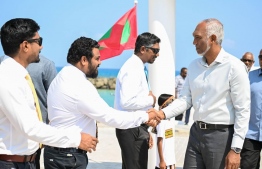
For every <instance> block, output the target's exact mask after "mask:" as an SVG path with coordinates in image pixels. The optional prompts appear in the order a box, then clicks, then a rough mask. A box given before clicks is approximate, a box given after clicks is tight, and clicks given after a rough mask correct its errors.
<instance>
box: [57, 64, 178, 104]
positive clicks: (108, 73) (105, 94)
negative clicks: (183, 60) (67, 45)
mask: <svg viewBox="0 0 262 169" xmlns="http://www.w3.org/2000/svg"><path fill="white" fill-rule="evenodd" d="M61 69H62V67H56V70H57V72H59V71H60V70H61ZM118 72H119V69H107V68H99V69H98V77H105V78H112V77H113V78H114V77H115V78H116V77H117V74H118ZM179 72H180V71H176V72H175V75H178V74H179ZM97 90H98V93H99V95H100V96H101V97H102V98H103V99H104V100H105V102H106V103H107V104H108V105H109V106H111V107H114V97H115V90H108V89H97Z"/></svg>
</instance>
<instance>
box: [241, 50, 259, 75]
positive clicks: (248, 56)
mask: <svg viewBox="0 0 262 169" xmlns="http://www.w3.org/2000/svg"><path fill="white" fill-rule="evenodd" d="M240 60H241V61H242V62H243V63H244V64H245V65H246V66H247V70H248V71H251V70H254V67H253V66H254V63H255V60H254V56H253V53H251V52H246V53H245V54H244V55H243V56H242V58H241V59H240Z"/></svg>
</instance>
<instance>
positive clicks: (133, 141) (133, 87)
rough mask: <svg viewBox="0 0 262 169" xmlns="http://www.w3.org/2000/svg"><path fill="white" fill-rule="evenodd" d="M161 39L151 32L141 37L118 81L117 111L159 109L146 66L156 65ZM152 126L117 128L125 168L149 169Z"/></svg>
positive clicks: (116, 93) (116, 94)
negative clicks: (149, 130) (155, 107)
mask: <svg viewBox="0 0 262 169" xmlns="http://www.w3.org/2000/svg"><path fill="white" fill-rule="evenodd" d="M159 43H160V39H159V38H158V37H157V36H156V35H154V34H151V33H148V32H145V33H142V34H141V35H139V36H138V37H137V39H136V43H135V51H134V54H133V55H132V56H131V57H130V58H129V59H128V60H127V61H126V62H125V63H124V65H123V66H122V67H121V69H120V71H119V73H118V76H117V81H116V90H115V105H114V106H115V108H116V109H118V110H125V111H128V112H129V113H128V114H130V113H132V111H136V110H147V109H149V108H152V107H154V106H155V103H156V97H155V96H154V94H153V92H152V91H151V89H150V85H149V83H148V81H147V71H146V70H145V65H144V64H145V63H149V64H152V63H154V61H155V59H156V58H157V57H158V56H159V50H160V47H159ZM147 129H148V126H147V125H145V124H142V125H141V126H137V127H135V128H129V129H124V130H123V129H120V128H117V129H116V137H117V139H118V142H119V145H120V148H121V154H122V169H146V168H147V160H148V148H151V147H152V146H153V144H152V138H151V136H150V135H149V133H148V131H147Z"/></svg>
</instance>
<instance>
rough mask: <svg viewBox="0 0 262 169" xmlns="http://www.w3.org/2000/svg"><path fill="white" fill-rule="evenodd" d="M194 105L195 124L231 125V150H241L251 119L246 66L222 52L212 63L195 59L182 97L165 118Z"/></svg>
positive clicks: (171, 107)
mask: <svg viewBox="0 0 262 169" xmlns="http://www.w3.org/2000/svg"><path fill="white" fill-rule="evenodd" d="M191 105H193V107H194V109H195V112H194V116H193V119H194V121H203V122H206V123H211V124H234V135H233V140H232V144H231V147H238V148H242V145H243V142H244V138H245V135H246V132H247V129H248V121H249V116H250V86H249V80H248V74H247V68H246V66H245V65H244V64H243V63H242V62H241V61H240V60H239V59H238V58H236V57H234V56H232V55H230V54H229V53H227V52H225V51H224V49H221V51H220V53H219V54H218V56H217V58H216V59H215V61H214V62H213V63H211V64H210V65H208V64H207V63H206V60H205V59H204V57H203V58H199V59H196V60H194V61H193V62H192V63H191V64H190V66H189V68H188V75H187V77H186V82H185V85H184V88H183V89H182V91H181V96H180V97H179V99H176V100H175V101H174V102H173V103H171V104H170V105H169V106H168V107H166V108H164V109H163V111H164V112H165V115H166V117H167V118H170V117H173V116H176V115H178V114H180V113H182V112H184V111H185V110H186V109H188V108H189V107H190V106H191Z"/></svg>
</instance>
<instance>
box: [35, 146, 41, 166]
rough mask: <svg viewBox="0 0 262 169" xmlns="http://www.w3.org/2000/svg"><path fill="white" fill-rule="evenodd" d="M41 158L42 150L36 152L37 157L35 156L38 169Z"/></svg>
mask: <svg viewBox="0 0 262 169" xmlns="http://www.w3.org/2000/svg"><path fill="white" fill-rule="evenodd" d="M40 157H41V149H40V148H39V149H38V150H37V151H36V156H35V166H36V169H40Z"/></svg>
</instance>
